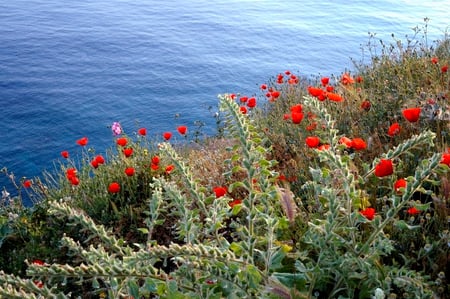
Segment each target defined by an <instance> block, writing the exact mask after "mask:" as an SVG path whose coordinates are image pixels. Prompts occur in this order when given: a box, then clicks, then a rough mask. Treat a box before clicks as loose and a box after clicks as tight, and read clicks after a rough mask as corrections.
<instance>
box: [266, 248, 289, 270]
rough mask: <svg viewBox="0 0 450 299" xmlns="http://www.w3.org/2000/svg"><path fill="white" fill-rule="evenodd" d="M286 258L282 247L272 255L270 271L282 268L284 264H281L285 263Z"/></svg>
mask: <svg viewBox="0 0 450 299" xmlns="http://www.w3.org/2000/svg"><path fill="white" fill-rule="evenodd" d="M285 256H286V254H285V253H284V251H283V249H282V248H281V247H280V248H278V250H277V251H276V252H275V254H274V255H272V258H271V259H270V265H269V269H270V270H277V269H280V268H282V267H283V264H282V263H281V262H282V261H283V259H284V257H285Z"/></svg>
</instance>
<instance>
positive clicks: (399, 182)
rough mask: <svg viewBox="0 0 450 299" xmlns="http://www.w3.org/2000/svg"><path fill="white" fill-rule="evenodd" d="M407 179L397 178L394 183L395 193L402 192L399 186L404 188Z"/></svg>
mask: <svg viewBox="0 0 450 299" xmlns="http://www.w3.org/2000/svg"><path fill="white" fill-rule="evenodd" d="M406 184H407V181H406V180H405V179H398V180H396V181H395V183H394V190H395V192H396V193H397V194H402V192H401V190H400V188H406Z"/></svg>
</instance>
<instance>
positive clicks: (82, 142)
mask: <svg viewBox="0 0 450 299" xmlns="http://www.w3.org/2000/svg"><path fill="white" fill-rule="evenodd" d="M77 144H78V145H80V146H86V145H87V144H88V138H87V137H83V138H80V139H78V140H77Z"/></svg>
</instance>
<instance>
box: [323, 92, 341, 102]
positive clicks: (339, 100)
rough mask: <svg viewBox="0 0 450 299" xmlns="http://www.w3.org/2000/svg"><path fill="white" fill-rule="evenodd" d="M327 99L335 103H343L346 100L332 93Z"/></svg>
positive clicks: (328, 94)
mask: <svg viewBox="0 0 450 299" xmlns="http://www.w3.org/2000/svg"><path fill="white" fill-rule="evenodd" d="M327 98H328V99H329V100H330V101H333V102H342V101H343V100H344V98H343V97H341V96H340V95H338V94H337V93H332V92H328V93H327Z"/></svg>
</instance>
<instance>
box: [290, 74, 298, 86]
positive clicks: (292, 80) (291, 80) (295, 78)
mask: <svg viewBox="0 0 450 299" xmlns="http://www.w3.org/2000/svg"><path fill="white" fill-rule="evenodd" d="M298 82H300V79H299V78H298V77H297V76H295V75H291V77H290V78H289V79H288V83H289V84H291V85H292V84H297V83H298Z"/></svg>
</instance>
